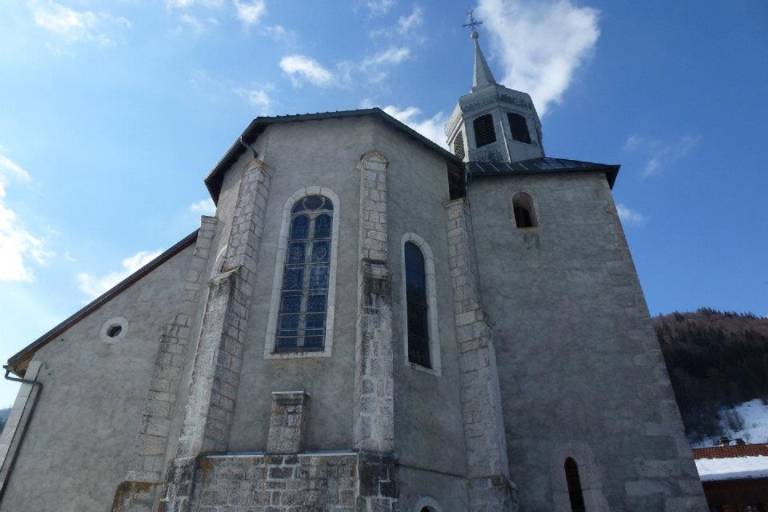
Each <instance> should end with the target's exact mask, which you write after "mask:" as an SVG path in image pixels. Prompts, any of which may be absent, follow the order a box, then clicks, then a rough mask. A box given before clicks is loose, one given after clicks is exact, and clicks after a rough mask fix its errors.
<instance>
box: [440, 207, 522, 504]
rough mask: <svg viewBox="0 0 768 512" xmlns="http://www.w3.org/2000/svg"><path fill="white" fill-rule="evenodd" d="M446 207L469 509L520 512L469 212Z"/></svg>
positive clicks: (463, 208) (464, 209) (466, 209)
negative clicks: (517, 510) (481, 295)
mask: <svg viewBox="0 0 768 512" xmlns="http://www.w3.org/2000/svg"><path fill="white" fill-rule="evenodd" d="M447 208H448V257H449V266H450V269H451V280H452V283H453V292H454V312H455V317H456V338H457V341H458V343H459V350H460V356H459V357H460V359H459V363H460V368H461V407H462V416H463V422H464V439H465V443H466V455H467V469H468V473H469V474H468V476H469V499H470V507H471V510H516V509H517V500H516V495H515V489H514V485H513V484H512V483H511V482H510V480H509V469H508V462H507V448H506V438H505V433H504V423H503V413H502V410H501V391H500V389H499V380H498V373H497V368H496V354H495V351H494V347H493V340H492V337H491V329H490V327H489V326H488V324H487V321H486V315H485V312H484V311H483V309H482V307H481V304H480V297H479V291H478V283H477V276H476V272H475V265H474V263H473V257H472V256H473V254H472V249H471V248H472V240H471V231H470V222H469V211H468V208H467V204H466V202H465V200H464V199H457V200H455V201H451V202H450V203H448V205H447Z"/></svg>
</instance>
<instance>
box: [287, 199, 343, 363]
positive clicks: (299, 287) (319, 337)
mask: <svg viewBox="0 0 768 512" xmlns="http://www.w3.org/2000/svg"><path fill="white" fill-rule="evenodd" d="M333 213H334V211H333V202H332V201H331V199H329V198H327V197H325V196H322V195H308V196H305V197H302V198H301V199H299V200H298V201H296V202H295V203H294V205H293V207H292V208H291V212H290V227H289V229H288V240H287V247H286V250H285V259H284V261H283V274H282V275H283V279H282V283H281V289H280V308H279V313H278V318H277V332H276V336H275V352H300V351H307V352H314V351H322V350H323V349H324V345H325V337H326V323H327V322H326V321H327V313H328V289H329V277H330V273H331V250H332V244H331V237H332V231H333Z"/></svg>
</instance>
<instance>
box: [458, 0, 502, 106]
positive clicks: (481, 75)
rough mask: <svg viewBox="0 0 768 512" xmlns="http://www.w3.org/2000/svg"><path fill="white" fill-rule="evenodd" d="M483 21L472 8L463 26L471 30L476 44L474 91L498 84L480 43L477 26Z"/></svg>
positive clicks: (473, 75) (473, 77)
mask: <svg viewBox="0 0 768 512" xmlns="http://www.w3.org/2000/svg"><path fill="white" fill-rule="evenodd" d="M482 24H483V22H482V21H478V20H477V19H476V18H475V14H474V9H470V10H469V12H468V21H467V23H464V24H463V25H462V26H463V27H467V28H469V29H470V30H471V34H470V35H471V37H472V41H473V43H474V45H475V67H474V70H473V73H472V92H475V91H476V90H478V89H481V88H483V87H485V86H487V85H496V79H495V78H494V77H493V72H492V71H491V68H490V67H489V66H488V62H487V61H486V60H485V55H483V51H482V50H481V49H480V43H479V41H478V38H479V37H480V35H479V34H478V33H477V30H476V29H475V27H477V26H478V25H482Z"/></svg>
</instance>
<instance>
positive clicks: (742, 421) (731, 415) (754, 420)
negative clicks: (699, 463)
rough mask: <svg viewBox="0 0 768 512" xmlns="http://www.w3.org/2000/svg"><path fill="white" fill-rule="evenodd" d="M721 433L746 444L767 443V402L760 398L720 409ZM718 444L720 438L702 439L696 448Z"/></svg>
mask: <svg viewBox="0 0 768 512" xmlns="http://www.w3.org/2000/svg"><path fill="white" fill-rule="evenodd" d="M720 428H721V431H722V433H723V434H722V435H723V436H725V437H727V438H728V439H730V440H735V439H743V440H744V441H745V442H746V443H748V444H760V443H768V402H766V401H764V400H763V399H761V398H756V399H754V400H750V401H749V402H744V403H741V404H739V405H736V406H734V407H732V408H731V407H727V408H723V409H720ZM718 444H720V438H715V437H712V438H709V439H704V440H703V441H702V442H701V443H697V446H696V447H698V448H704V447H707V446H715V445H718Z"/></svg>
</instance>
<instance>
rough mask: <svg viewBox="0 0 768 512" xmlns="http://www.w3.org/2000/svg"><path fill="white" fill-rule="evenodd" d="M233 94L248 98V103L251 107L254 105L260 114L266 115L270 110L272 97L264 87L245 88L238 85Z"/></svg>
mask: <svg viewBox="0 0 768 512" xmlns="http://www.w3.org/2000/svg"><path fill="white" fill-rule="evenodd" d="M234 92H235V94H237V95H238V96H241V97H243V98H245V99H246V100H248V104H250V105H251V106H252V107H256V109H257V110H258V112H259V114H260V115H267V114H269V112H270V107H271V105H272V98H270V96H269V93H268V92H267V90H266V88H253V89H247V88H244V87H239V88H237V89H235V90H234Z"/></svg>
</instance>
